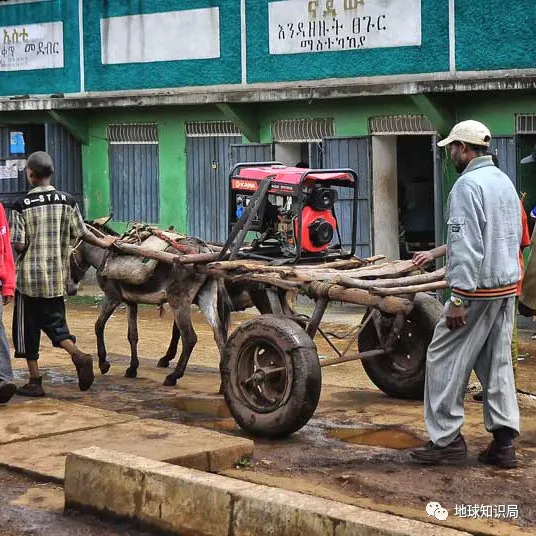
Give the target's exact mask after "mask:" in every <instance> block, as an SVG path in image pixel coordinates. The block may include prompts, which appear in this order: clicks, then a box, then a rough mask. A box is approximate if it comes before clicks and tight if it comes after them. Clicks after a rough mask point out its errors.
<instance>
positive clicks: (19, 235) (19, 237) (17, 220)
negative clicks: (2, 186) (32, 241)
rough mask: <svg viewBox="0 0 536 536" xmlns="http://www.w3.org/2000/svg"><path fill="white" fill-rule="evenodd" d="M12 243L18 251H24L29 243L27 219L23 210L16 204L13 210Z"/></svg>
mask: <svg viewBox="0 0 536 536" xmlns="http://www.w3.org/2000/svg"><path fill="white" fill-rule="evenodd" d="M11 243H12V244H13V248H14V249H15V251H16V252H17V253H23V252H24V251H25V250H26V248H27V247H28V244H27V243H26V221H25V220H24V216H23V215H22V212H19V211H18V210H17V207H16V206H15V207H14V208H13V210H12V211H11Z"/></svg>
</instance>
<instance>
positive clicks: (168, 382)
mask: <svg viewBox="0 0 536 536" xmlns="http://www.w3.org/2000/svg"><path fill="white" fill-rule="evenodd" d="M164 385H165V386H166V387H175V385H177V378H175V377H173V375H172V374H169V375H168V376H166V379H165V380H164Z"/></svg>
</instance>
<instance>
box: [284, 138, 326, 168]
mask: <svg viewBox="0 0 536 536" xmlns="http://www.w3.org/2000/svg"><path fill="white" fill-rule="evenodd" d="M274 154H275V159H276V160H277V161H278V162H281V163H282V164H285V166H296V165H298V164H299V165H298V167H309V168H312V169H320V168H322V167H323V165H322V160H323V159H322V142H301V143H292V142H276V143H275V144H274Z"/></svg>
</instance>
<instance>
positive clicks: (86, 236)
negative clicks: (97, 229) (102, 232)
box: [70, 205, 117, 249]
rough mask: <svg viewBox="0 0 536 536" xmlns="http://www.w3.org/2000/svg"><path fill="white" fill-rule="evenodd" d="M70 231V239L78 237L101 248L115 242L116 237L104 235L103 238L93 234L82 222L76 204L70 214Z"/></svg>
mask: <svg viewBox="0 0 536 536" xmlns="http://www.w3.org/2000/svg"><path fill="white" fill-rule="evenodd" d="M70 232H71V238H72V239H80V240H83V241H84V242H87V243H88V244H92V245H94V246H97V247H99V248H103V249H108V248H109V247H110V246H112V245H113V244H114V243H115V242H117V238H116V237H113V236H105V237H104V238H99V237H97V236H95V235H94V234H93V233H92V232H91V231H90V230H89V229H88V228H87V225H86V224H85V222H84V218H82V214H81V213H80V209H79V208H78V205H75V206H74V209H73V212H72V215H71V224H70Z"/></svg>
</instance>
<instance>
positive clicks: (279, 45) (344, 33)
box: [268, 0, 421, 54]
mask: <svg viewBox="0 0 536 536" xmlns="http://www.w3.org/2000/svg"><path fill="white" fill-rule="evenodd" d="M268 9H269V11H268V16H269V32H270V54H299V53H304V52H329V51H333V50H359V49H363V48H385V47H404V46H419V45H420V44H421V0H283V1H281V2H270V4H269V7H268Z"/></svg>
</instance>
